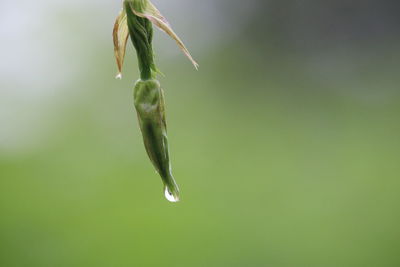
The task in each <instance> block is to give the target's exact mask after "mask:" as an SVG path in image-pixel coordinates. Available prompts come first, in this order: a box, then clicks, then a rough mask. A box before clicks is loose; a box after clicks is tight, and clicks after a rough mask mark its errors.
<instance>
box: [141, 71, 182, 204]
mask: <svg viewBox="0 0 400 267" xmlns="http://www.w3.org/2000/svg"><path fill="white" fill-rule="evenodd" d="M134 104H135V108H136V111H137V115H138V120H139V126H140V129H141V131H142V136H143V142H144V145H145V148H146V151H147V155H148V156H149V158H150V160H151V162H152V164H153V166H154V168H155V169H156V170H157V172H158V174H159V175H160V176H161V179H162V180H163V183H164V190H165V192H164V193H165V197H166V198H167V199H168V200H169V201H171V202H177V201H179V188H178V185H177V184H176V182H175V179H174V177H173V176H172V171H171V163H170V160H169V147H168V137H167V124H166V120H165V102H164V93H163V90H162V89H161V86H160V83H159V82H158V81H157V80H155V79H150V80H138V81H137V82H136V84H135V89H134Z"/></svg>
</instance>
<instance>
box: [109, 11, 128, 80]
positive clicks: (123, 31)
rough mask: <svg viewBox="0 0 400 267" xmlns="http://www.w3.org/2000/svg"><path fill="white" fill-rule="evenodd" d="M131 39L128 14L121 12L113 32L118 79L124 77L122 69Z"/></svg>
mask: <svg viewBox="0 0 400 267" xmlns="http://www.w3.org/2000/svg"><path fill="white" fill-rule="evenodd" d="M128 38H129V29H128V23H127V17H126V12H125V11H124V10H121V12H120V14H119V15H118V17H117V19H116V20H115V24H114V30H113V40H114V54H115V59H116V60H117V66H118V75H117V77H116V78H118V79H121V77H122V67H123V65H124V58H125V51H126V44H127V42H128Z"/></svg>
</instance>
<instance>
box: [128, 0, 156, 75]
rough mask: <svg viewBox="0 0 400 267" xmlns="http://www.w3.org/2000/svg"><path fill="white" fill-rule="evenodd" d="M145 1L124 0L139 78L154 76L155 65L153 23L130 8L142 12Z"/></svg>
mask: <svg viewBox="0 0 400 267" xmlns="http://www.w3.org/2000/svg"><path fill="white" fill-rule="evenodd" d="M144 5H146V2H145V1H143V0H135V1H125V10H126V14H127V18H128V28H129V33H130V37H131V40H132V43H133V46H134V47H135V49H136V53H137V57H138V63H139V70H140V78H141V79H142V80H149V79H152V78H155V72H156V67H155V64H154V54H153V46H152V41H153V25H152V23H151V22H150V21H149V20H148V19H146V18H141V17H138V16H136V15H135V14H134V13H133V11H132V8H134V9H135V10H137V11H138V12H143V10H144Z"/></svg>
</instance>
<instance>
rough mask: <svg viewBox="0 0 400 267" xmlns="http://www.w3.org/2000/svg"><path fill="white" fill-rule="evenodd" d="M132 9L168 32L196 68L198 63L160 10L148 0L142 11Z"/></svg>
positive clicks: (139, 15)
mask: <svg viewBox="0 0 400 267" xmlns="http://www.w3.org/2000/svg"><path fill="white" fill-rule="evenodd" d="M131 7H132V6H131ZM132 11H133V13H134V14H135V15H136V16H138V17H142V18H146V19H148V20H150V21H151V22H152V23H153V24H154V25H156V26H157V27H158V28H159V29H161V30H162V31H164V32H165V33H166V34H168V35H169V36H170V37H171V38H172V39H174V40H175V41H176V43H177V44H178V46H179V48H180V49H181V50H182V52H183V53H184V54H185V55H186V57H187V58H188V59H189V60H190V61H191V62H192V64H193V65H194V67H195V68H196V69H198V67H199V65H198V64H197V62H196V61H195V60H194V59H193V57H192V56H191V55H190V53H189V50H188V49H187V48H186V46H185V44H184V43H183V42H182V40H181V39H180V38H179V37H178V35H177V34H176V33H175V32H174V30H173V29H172V27H171V25H170V24H169V23H168V21H167V20H166V19H165V17H164V16H163V15H161V13H160V11H158V9H157V8H156V7H155V6H154V5H153V4H152V3H151V2H150V1H147V4H146V6H145V9H144V10H143V12H140V11H138V10H135V9H134V8H132Z"/></svg>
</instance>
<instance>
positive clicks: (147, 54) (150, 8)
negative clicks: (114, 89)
mask: <svg viewBox="0 0 400 267" xmlns="http://www.w3.org/2000/svg"><path fill="white" fill-rule="evenodd" d="M153 25H155V26H156V27H158V28H159V29H161V30H162V31H164V32H165V33H167V34H168V35H169V36H170V37H172V38H173V39H174V40H175V41H176V43H177V45H178V46H179V48H180V49H181V50H182V51H183V53H184V54H185V55H186V56H187V57H188V58H189V60H190V61H191V62H192V64H193V65H194V67H195V68H196V69H197V68H198V64H197V63H196V62H195V61H194V59H193V58H192V56H191V55H190V53H189V51H188V50H187V48H186V47H185V45H184V44H183V42H182V41H181V39H180V38H179V37H178V36H177V35H176V33H175V32H174V31H173V30H172V28H171V26H170V24H169V23H168V21H167V20H166V19H165V18H164V17H163V16H162V15H161V13H160V11H158V9H157V8H156V7H155V6H154V5H153V4H152V3H151V2H150V1H149V0H125V1H124V2H123V8H122V10H121V12H120V14H119V15H118V17H117V19H116V21H115V25H114V31H113V39H114V52H115V58H116V61H117V67H118V74H117V78H119V79H120V78H122V67H123V65H124V58H125V51H126V45H127V42H128V39H129V38H130V39H131V41H132V43H133V46H134V47H135V49H136V54H137V58H138V64H139V71H140V79H139V80H138V81H136V83H135V87H134V94H133V95H134V105H135V108H136V112H137V116H138V121H139V126H140V129H141V132H142V135H143V142H144V145H145V148H146V151H147V155H148V156H149V158H150V161H151V162H152V164H153V166H154V168H155V169H156V171H157V172H158V174H159V175H160V176H161V178H162V181H163V183H164V194H165V197H166V198H167V199H168V200H169V201H171V202H177V201H179V188H178V185H177V184H176V182H175V179H174V177H173V176H172V171H171V163H170V159H169V151H168V137H167V123H166V120H165V103H164V92H163V90H162V88H161V86H160V83H159V81H158V80H156V75H157V73H159V71H158V69H157V67H156V65H155V63H154V54H153V45H152V42H153Z"/></svg>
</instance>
